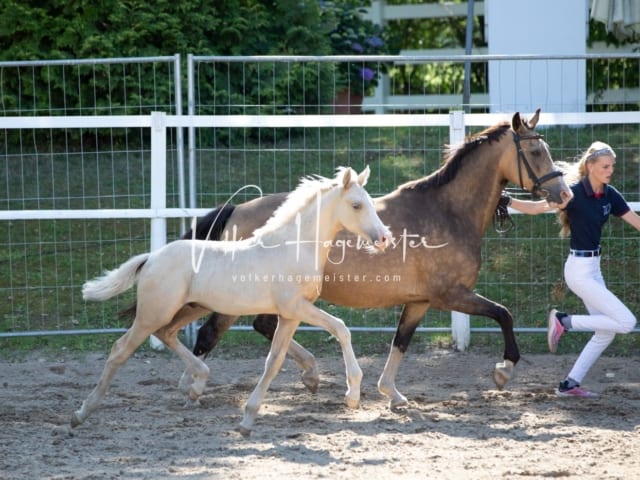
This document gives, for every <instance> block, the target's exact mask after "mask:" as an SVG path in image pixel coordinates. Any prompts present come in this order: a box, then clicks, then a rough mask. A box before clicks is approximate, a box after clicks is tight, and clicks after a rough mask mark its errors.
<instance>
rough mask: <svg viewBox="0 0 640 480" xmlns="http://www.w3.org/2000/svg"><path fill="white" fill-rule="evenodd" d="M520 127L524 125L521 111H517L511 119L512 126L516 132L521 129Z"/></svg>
mask: <svg viewBox="0 0 640 480" xmlns="http://www.w3.org/2000/svg"><path fill="white" fill-rule="evenodd" d="M520 127H522V119H521V118H520V112H516V113H514V114H513V118H512V119H511V128H512V130H513V131H514V132H517V131H519V130H520Z"/></svg>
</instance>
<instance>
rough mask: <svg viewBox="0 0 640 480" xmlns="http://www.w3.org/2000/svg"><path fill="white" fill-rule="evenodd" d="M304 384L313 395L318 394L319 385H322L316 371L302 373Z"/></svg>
mask: <svg viewBox="0 0 640 480" xmlns="http://www.w3.org/2000/svg"><path fill="white" fill-rule="evenodd" d="M302 383H303V384H304V386H305V387H307V390H309V391H310V392H311V393H316V392H317V391H318V385H320V377H318V373H317V372H315V371H304V372H302Z"/></svg>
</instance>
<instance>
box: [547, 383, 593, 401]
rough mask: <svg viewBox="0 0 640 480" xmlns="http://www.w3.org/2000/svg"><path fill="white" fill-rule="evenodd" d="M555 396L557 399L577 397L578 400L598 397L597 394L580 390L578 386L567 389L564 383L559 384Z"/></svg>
mask: <svg viewBox="0 0 640 480" xmlns="http://www.w3.org/2000/svg"><path fill="white" fill-rule="evenodd" d="M556 395H557V396H559V397H579V398H597V397H598V394H597V393H594V392H590V391H589V390H585V389H584V388H580V385H576V386H574V387H571V388H567V382H566V381H564V382H560V385H559V386H558V389H557V390H556Z"/></svg>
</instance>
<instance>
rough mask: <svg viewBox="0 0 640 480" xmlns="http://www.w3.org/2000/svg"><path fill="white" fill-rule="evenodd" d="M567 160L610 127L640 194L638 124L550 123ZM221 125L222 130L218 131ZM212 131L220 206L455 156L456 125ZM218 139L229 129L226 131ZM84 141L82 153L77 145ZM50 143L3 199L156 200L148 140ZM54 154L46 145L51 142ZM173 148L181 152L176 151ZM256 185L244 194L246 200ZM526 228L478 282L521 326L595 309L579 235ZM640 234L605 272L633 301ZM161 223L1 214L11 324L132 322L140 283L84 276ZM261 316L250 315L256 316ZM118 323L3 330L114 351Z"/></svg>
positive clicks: (407, 171)
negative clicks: (576, 248) (567, 273)
mask: <svg viewBox="0 0 640 480" xmlns="http://www.w3.org/2000/svg"><path fill="white" fill-rule="evenodd" d="M541 131H542V133H544V135H545V138H546V140H547V142H548V143H549V145H550V147H551V151H552V154H553V156H554V158H555V159H556V160H568V159H571V158H572V157H574V156H575V155H576V154H577V153H578V152H579V151H580V150H582V149H583V148H586V147H587V146H588V145H589V144H590V143H591V142H592V141H593V140H595V139H601V140H604V141H606V142H608V143H610V144H611V145H613V146H614V148H615V149H616V150H617V152H618V162H617V169H616V175H615V179H614V184H615V185H616V187H618V188H619V189H620V190H621V191H623V192H624V193H625V196H626V197H627V200H629V201H639V200H640V186H639V184H638V180H639V178H640V168H639V158H638V151H637V145H638V144H639V143H640V135H639V131H638V128H637V126H635V127H634V126H626V125H620V126H598V127H583V128H569V127H554V128H545V129H542V130H541ZM217 133H221V135H217ZM222 133H225V132H215V131H213V132H208V135H207V138H199V141H200V148H199V149H198V152H197V180H198V182H197V192H198V195H197V206H199V207H205V208H209V207H213V206H215V205H217V204H219V203H222V202H224V201H226V200H228V199H229V197H230V195H231V194H233V193H234V192H235V191H236V190H238V189H239V188H241V187H243V186H244V185H247V184H250V183H255V184H259V185H260V187H261V188H262V189H263V192H264V193H271V192H277V191H286V190H290V189H292V188H294V187H295V186H296V184H297V182H298V179H299V178H300V176H302V175H307V174H314V173H318V174H321V175H325V176H331V175H333V172H334V169H335V167H336V166H339V165H352V166H354V167H355V168H357V169H361V168H362V167H363V166H364V165H366V164H368V165H370V167H371V169H372V175H371V178H370V181H369V184H368V190H369V191H370V192H371V193H372V195H374V196H376V195H381V194H384V193H387V192H389V191H391V190H393V189H395V188H396V187H397V186H398V185H400V184H401V183H403V182H405V181H408V180H411V179H415V178H419V177H421V176H423V175H426V174H427V173H430V172H432V171H433V170H435V169H436V168H438V166H439V165H440V164H441V160H442V149H443V145H444V144H446V143H448V130H447V129H445V128H429V129H422V128H379V129H362V128H354V129H308V130H306V131H304V132H302V133H300V132H296V135H290V131H285V130H273V129H263V130H260V131H258V130H255V131H254V130H246V131H243V132H242V133H241V134H237V133H236V134H234V135H222ZM214 139H218V140H219V141H217V142H214V141H213V140H214ZM74 149H75V150H77V151H75V152H72V153H69V151H73V150H74ZM51 150H54V149H51V148H47V147H46V146H40V147H39V150H38V151H39V152H40V153H38V154H37V155H36V154H35V153H29V152H27V153H26V154H25V153H20V152H16V154H11V153H10V152H9V153H4V154H2V155H0V158H1V159H2V160H3V167H2V169H0V172H1V175H2V176H3V177H2V178H1V179H0V181H1V183H0V184H1V185H4V186H5V187H3V188H5V195H3V196H1V197H2V203H3V205H2V208H3V209H31V208H35V209H38V208H40V209H49V208H139V207H146V206H148V203H149V185H148V181H149V169H148V163H149V162H148V160H149V158H148V149H147V150H145V149H144V148H136V149H132V150H131V151H127V150H126V149H122V150H118V151H109V150H108V149H103V150H102V151H100V152H98V153H96V152H88V151H82V149H81V148H79V147H74V146H73V145H71V146H67V147H66V149H62V148H60V149H59V150H64V153H60V152H56V151H51ZM42 152H44V153H42ZM170 153H171V152H170ZM173 154H174V152H173V153H171V155H169V159H170V162H171V164H170V167H169V169H168V170H169V184H168V186H167V190H168V192H169V200H168V203H169V206H177V203H176V202H177V200H176V193H175V192H177V190H178V189H177V184H176V178H177V174H176V172H175V168H174V166H173V165H174V162H173V156H172V155H173ZM253 196H254V195H251V194H246V195H245V194H243V195H240V196H239V197H238V198H236V199H235V201H236V202H241V201H244V200H247V199H249V198H252V197H253ZM514 220H515V222H516V227H515V229H514V230H513V231H511V232H509V233H508V234H506V235H499V234H497V233H496V232H495V231H493V229H491V228H490V229H489V231H488V232H487V235H486V239H485V242H484V245H483V257H484V264H483V268H482V270H481V272H480V278H479V281H478V284H477V288H476V290H477V291H478V292H479V293H481V294H482V295H484V296H486V297H488V298H491V299H493V300H495V301H497V302H499V303H502V304H504V305H505V306H507V307H508V308H509V309H510V310H511V311H512V313H513V315H514V318H515V324H516V326H517V327H540V328H543V327H544V326H545V324H546V314H547V312H548V310H549V308H551V307H558V308H561V309H564V310H568V311H583V310H584V307H583V306H582V304H581V302H580V301H579V299H577V298H575V296H574V295H572V294H571V293H569V292H567V291H566V288H564V289H563V285H562V280H561V279H562V265H563V262H564V258H565V254H566V250H567V248H568V247H567V242H566V241H565V240H560V239H559V238H558V226H557V225H556V223H555V217H554V216H552V215H541V216H537V217H525V216H522V215H518V216H514ZM178 235H179V223H178V221H174V220H171V221H170V222H169V225H168V237H169V239H171V238H176V237H177V236H178ZM639 239H640V235H638V234H637V232H636V231H635V230H633V229H632V228H630V227H628V226H626V225H625V224H624V223H623V222H621V221H619V220H617V219H613V220H612V221H611V222H610V225H609V226H607V227H606V228H605V231H604V243H605V245H606V247H605V252H606V254H605V257H604V259H603V270H604V274H605V278H606V279H607V282H608V285H609V286H610V288H611V289H612V290H613V291H614V292H616V293H617V294H618V295H619V296H620V297H621V298H622V299H623V301H624V302H625V303H627V305H629V306H630V308H631V309H632V310H633V311H637V310H638V305H639V303H640V302H639V298H638V295H639V294H638V292H639V291H640V288H639V287H640V263H639V261H638V251H640V249H639V248H638V247H639V246H640V245H639ZM148 245H149V222H148V221H145V220H127V219H117V220H82V221H67V220H64V221H61V220H58V221H5V222H0V266H2V268H3V271H4V273H5V274H4V275H3V276H2V277H1V278H0V295H2V300H3V301H2V302H0V332H16V331H22V330H28V331H34V330H61V329H65V330H66V329H84V328H114V327H116V328H124V327H126V326H127V325H126V322H125V321H124V320H122V319H119V318H118V317H117V315H116V313H117V311H118V310H120V309H122V308H124V307H126V306H128V305H129V303H130V302H131V301H132V300H133V293H132V292H128V293H127V294H125V295H122V296H120V297H119V298H117V299H115V300H113V301H109V302H104V303H100V304H85V303H84V302H83V301H82V299H81V295H80V289H81V286H82V284H83V283H84V281H86V280H87V279H88V278H91V277H93V276H95V275H97V274H99V273H100V272H102V271H103V270H104V269H110V268H114V267H115V266H117V265H119V264H120V263H122V262H123V261H125V260H126V259H128V258H129V257H130V256H131V255H133V254H136V253H140V252H142V251H146V250H147V249H148ZM321 305H322V306H323V307H324V308H327V309H328V310H329V311H330V312H331V313H333V314H335V315H337V316H339V317H341V318H344V319H345V321H346V322H347V324H349V325H353V326H364V325H375V326H386V327H395V325H396V324H397V320H398V318H399V312H400V310H399V308H395V309H386V310H353V309H345V308H339V307H335V306H332V305H326V304H324V303H321ZM241 323H242V324H249V319H242V320H241ZM449 324H450V317H449V313H448V312H438V311H430V312H429V313H428V315H427V318H426V319H425V320H424V321H423V322H422V325H421V326H437V327H446V326H448V325H449ZM472 326H474V327H497V324H495V322H493V321H492V320H489V319H485V318H480V317H478V318H476V317H472ZM298 335H300V336H301V338H303V339H304V342H305V344H308V345H310V346H311V347H312V348H313V349H314V351H315V352H316V353H318V352H322V351H324V349H328V350H327V351H328V352H333V351H335V349H336V348H337V344H336V342H335V341H334V340H328V339H327V338H328V336H327V335H326V334H324V333H316V332H312V333H308V332H300V333H298ZM392 336H393V335H392V333H354V334H353V340H354V343H355V345H356V347H355V348H356V350H357V351H360V352H362V353H373V352H376V353H377V352H380V353H386V352H387V351H388V348H389V342H390V340H391V338H392ZM115 338H116V336H114V335H74V336H61V337H56V336H41V337H28V338H5V339H0V349H2V351H3V352H6V351H14V352H15V351H27V352H28V351H32V350H44V351H51V352H57V351H61V350H62V349H66V350H67V351H82V350H108V348H110V345H111V343H112V342H113V340H114V339H115ZM585 338H586V337H583V336H582V335H581V334H578V335H575V336H574V335H572V336H571V340H568V341H567V342H563V348H566V349H567V350H568V351H577V350H579V349H580V348H581V347H582V345H584V342H585ZM518 339H519V341H520V343H521V346H522V347H523V350H525V348H526V351H528V352H541V351H545V349H546V347H545V339H544V336H543V335H539V334H537V335H536V334H520V335H518ZM472 342H473V345H474V348H483V349H485V348H486V349H495V351H496V352H497V354H498V355H500V354H501V351H502V339H501V335H500V334H473V336H472ZM449 343H450V338H449V336H448V335H443V334H431V333H429V334H425V333H419V334H416V336H415V337H414V340H413V342H412V347H411V351H418V350H419V349H420V348H430V347H432V346H433V345H448V344H449ZM639 343H640V338H639V336H638V335H629V336H624V337H621V338H619V339H616V341H615V342H614V345H612V347H611V348H610V350H609V351H610V352H618V353H619V354H633V353H634V352H637V350H638V346H639ZM261 344H264V342H263V340H261V339H259V338H258V336H257V335H255V334H251V333H246V332H233V333H232V334H230V335H227V336H226V337H225V338H224V339H223V340H222V342H221V344H220V345H219V349H220V351H221V352H225V351H231V350H233V349H236V348H241V347H242V346H243V345H256V348H257V346H258V345H261Z"/></svg>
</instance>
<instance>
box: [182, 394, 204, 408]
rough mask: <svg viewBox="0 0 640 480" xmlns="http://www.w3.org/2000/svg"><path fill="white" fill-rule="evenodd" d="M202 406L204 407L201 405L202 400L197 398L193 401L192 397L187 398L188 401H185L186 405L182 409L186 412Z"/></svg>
mask: <svg viewBox="0 0 640 480" xmlns="http://www.w3.org/2000/svg"><path fill="white" fill-rule="evenodd" d="M200 406H202V404H201V403H200V399H199V398H196V399H195V400H194V399H192V398H190V397H187V399H186V400H185V402H184V405H183V407H182V408H184V409H185V410H189V409H191V408H198V407H200Z"/></svg>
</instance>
